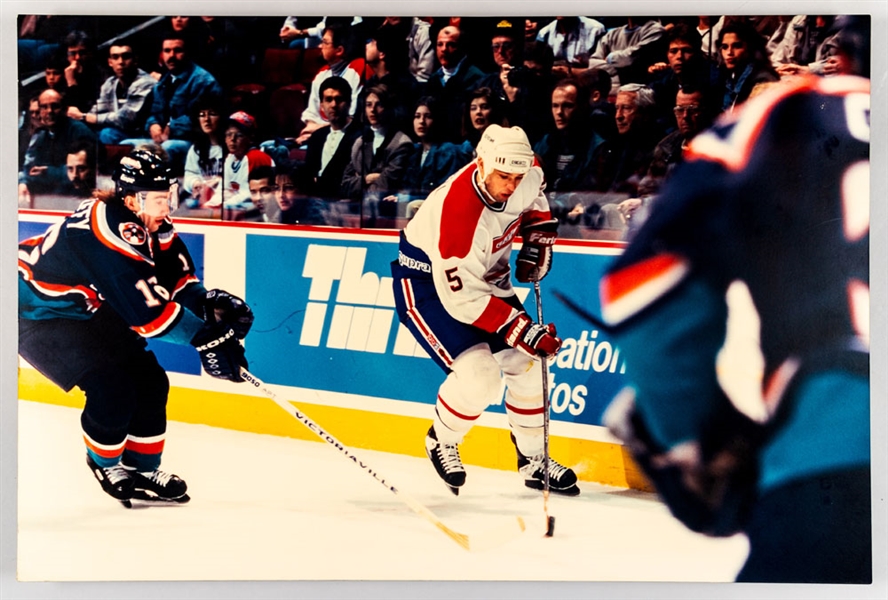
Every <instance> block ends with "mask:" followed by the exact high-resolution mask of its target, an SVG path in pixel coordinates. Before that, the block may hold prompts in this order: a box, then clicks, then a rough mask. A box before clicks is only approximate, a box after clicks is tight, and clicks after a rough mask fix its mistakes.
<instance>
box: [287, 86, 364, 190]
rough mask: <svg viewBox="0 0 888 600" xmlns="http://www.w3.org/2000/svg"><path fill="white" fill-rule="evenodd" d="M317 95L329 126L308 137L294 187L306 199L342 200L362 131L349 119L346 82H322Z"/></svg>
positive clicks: (349, 99) (349, 91) (349, 102)
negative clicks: (347, 169)
mask: <svg viewBox="0 0 888 600" xmlns="http://www.w3.org/2000/svg"><path fill="white" fill-rule="evenodd" d="M318 96H319V100H320V107H321V110H323V111H324V114H326V115H327V118H328V119H329V120H330V126H329V127H322V128H320V129H318V130H317V131H315V132H314V133H312V134H311V137H309V138H308V150H307V152H306V154H305V163H304V165H302V167H301V168H300V169H299V175H298V180H297V181H296V184H297V186H298V187H299V191H300V192H301V193H302V194H305V195H306V196H311V197H314V198H327V199H331V200H339V199H340V198H342V197H343V195H342V193H341V191H340V189H341V187H342V175H343V173H344V172H345V166H346V165H347V164H348V161H349V160H350V157H351V149H352V146H353V145H354V142H355V140H356V139H358V137H359V136H360V135H361V128H360V126H359V125H358V123H356V122H355V121H353V120H352V118H351V117H350V116H349V112H348V111H349V107H350V106H351V103H352V89H351V86H350V85H349V83H348V82H347V81H346V80H345V79H343V78H342V77H335V76H334V77H329V78H327V79H325V80H324V82H323V83H321V85H320V90H319V92H318Z"/></svg>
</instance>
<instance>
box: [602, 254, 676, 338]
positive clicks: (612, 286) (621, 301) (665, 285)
mask: <svg viewBox="0 0 888 600" xmlns="http://www.w3.org/2000/svg"><path fill="white" fill-rule="evenodd" d="M687 271H688V263H687V261H686V260H685V259H684V258H682V257H681V256H679V255H677V254H671V253H664V254H657V255H655V256H652V257H650V258H648V259H646V260H643V261H641V262H638V263H635V264H633V265H629V266H628V267H625V268H623V269H621V270H619V271H615V272H614V273H610V274H608V275H606V276H605V277H604V278H603V279H602V280H601V284H600V285H601V308H602V314H603V316H604V318H605V320H606V321H608V322H609V323H619V322H621V321H624V320H626V319H627V318H629V317H631V316H632V315H634V314H636V313H637V312H639V311H640V310H641V309H642V308H644V307H645V306H648V305H649V304H651V303H652V302H653V301H654V300H656V299H657V298H660V297H661V296H662V295H663V294H665V293H666V292H667V291H669V290H671V289H672V288H674V287H675V286H676V285H677V284H678V283H679V282H680V281H681V280H682V279H683V278H684V276H685V274H686V273H687Z"/></svg>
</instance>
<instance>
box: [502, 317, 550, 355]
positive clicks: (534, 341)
mask: <svg viewBox="0 0 888 600" xmlns="http://www.w3.org/2000/svg"><path fill="white" fill-rule="evenodd" d="M503 331H504V334H503V337H504V338H505V340H506V343H507V344H508V345H510V346H512V347H513V348H517V349H518V350H521V351H522V352H524V353H525V354H528V355H530V356H541V357H543V358H549V357H552V356H555V355H556V354H557V353H558V349H559V348H561V338H559V337H557V336H556V331H555V325H554V324H552V323H549V324H548V325H540V324H539V323H534V322H533V320H532V319H531V318H530V317H528V316H527V313H518V316H517V317H515V318H514V319H512V320H511V321H510V322H509V323H506V324H505V325H503Z"/></svg>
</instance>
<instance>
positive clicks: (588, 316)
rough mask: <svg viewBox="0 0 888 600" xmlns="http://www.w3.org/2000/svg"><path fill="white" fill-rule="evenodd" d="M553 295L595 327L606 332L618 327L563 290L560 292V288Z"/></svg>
mask: <svg viewBox="0 0 888 600" xmlns="http://www.w3.org/2000/svg"><path fill="white" fill-rule="evenodd" d="M552 295H553V296H555V297H556V298H558V299H559V300H561V302H563V303H564V305H565V306H567V307H568V308H569V309H570V310H572V311H573V312H574V313H576V314H577V315H578V316H579V317H580V318H582V319H585V320H586V321H588V322H589V323H591V324H592V325H593V326H594V327H597V328H598V329H600V330H601V331H603V332H604V333H613V332H614V330H615V329H616V327H614V326H613V325H608V324H607V323H605V322H604V321H603V320H602V319H601V318H600V317H597V316H595V315H593V314H592V313H591V312H589V311H588V310H586V309H585V308H583V307H582V306H580V305H579V304H577V303H576V302H574V301H573V300H571V299H570V298H568V297H567V296H566V295H564V294H563V293H562V292H559V291H558V290H553V291H552Z"/></svg>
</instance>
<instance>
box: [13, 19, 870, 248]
mask: <svg viewBox="0 0 888 600" xmlns="http://www.w3.org/2000/svg"><path fill="white" fill-rule="evenodd" d="M860 19H864V21H865V22H864V26H863V27H861V26H860V25H859V20H860ZM852 21H855V22H856V24H855V26H854V27H849V26H848V23H849V22H852ZM18 25H19V38H18V42H19V97H20V119H19V154H18V156H19V176H18V189H19V206H20V207H47V206H51V207H55V208H65V209H72V208H73V207H74V206H76V200H79V199H83V198H86V197H89V196H90V195H91V193H92V191H93V189H95V188H96V187H99V188H101V187H103V186H107V185H108V182H109V181H110V175H111V173H112V172H113V171H114V169H115V166H116V163H117V161H118V160H119V157H120V156H123V155H125V154H126V153H127V152H128V151H129V150H130V149H131V147H133V146H138V145H141V144H145V143H155V144H159V145H161V146H162V147H163V148H164V150H165V151H166V152H167V153H168V155H169V158H170V160H171V162H172V164H173V165H174V168H175V169H176V171H177V174H178V175H179V180H180V182H181V186H180V192H179V193H180V197H181V198H182V199H184V202H182V203H181V207H180V209H179V213H178V214H181V215H187V216H195V217H206V218H217V219H235V220H247V221H262V222H277V223H285V224H308V225H334V226H346V227H392V228H400V227H403V225H404V224H405V223H406V221H407V220H408V219H409V218H411V217H412V215H413V214H415V212H416V211H417V210H419V209H420V208H421V205H422V200H423V199H424V198H425V197H426V196H427V195H428V193H429V192H430V191H431V190H432V189H434V188H435V187H437V186H439V185H441V184H442V183H444V182H445V181H446V180H447V178H448V177H450V176H451V175H452V174H453V173H455V172H456V171H458V170H459V169H460V168H461V167H463V166H464V165H466V164H467V163H468V162H470V161H471V160H473V158H474V156H475V145H476V144H477V143H478V140H479V139H480V138H481V134H482V132H483V131H484V129H485V128H486V127H488V126H489V125H490V124H492V123H496V124H498V125H504V126H512V125H517V126H520V127H522V128H523V129H524V130H525V132H526V133H527V135H528V138H529V139H530V142H531V144H532V145H533V148H534V152H535V153H536V155H537V157H538V159H539V161H540V163H541V165H542V168H543V170H544V173H545V177H546V193H547V196H548V197H549V201H550V205H551V208H552V212H553V215H554V216H556V217H557V218H558V219H559V221H560V222H561V226H562V232H561V235H562V236H563V237H590V238H607V239H626V237H627V236H628V235H630V233H631V231H632V229H633V227H635V226H636V225H637V223H638V222H639V221H641V220H642V219H643V217H644V215H645V214H646V213H647V211H648V210H649V208H650V204H651V202H653V201H655V199H656V196H657V194H658V191H659V190H660V189H661V188H662V186H663V185H664V183H665V182H666V181H667V180H668V179H669V177H670V174H671V172H672V170H673V169H674V168H675V166H676V165H677V164H678V163H680V162H681V160H682V156H683V152H682V151H683V149H684V148H685V147H686V145H687V143H688V142H689V141H690V140H691V139H692V138H693V137H694V136H695V135H697V133H699V132H700V131H702V130H704V129H706V128H707V127H708V126H709V125H710V124H711V123H713V121H714V120H715V119H717V118H719V116H720V115H723V114H731V113H733V112H734V111H737V110H738V107H740V106H741V105H742V104H743V103H744V102H745V101H746V100H748V99H749V98H750V97H751V96H753V95H755V94H758V93H760V92H761V90H762V89H764V88H767V87H768V86H772V85H775V84H776V83H778V82H779V81H780V80H781V79H784V78H792V77H799V76H822V77H829V76H832V75H836V74H857V75H863V76H866V77H868V76H869V64H868V63H867V64H860V63H861V62H865V61H862V60H861V58H860V57H861V56H862V55H864V54H866V53H861V52H859V49H860V47H861V44H864V45H866V46H868V45H869V37H868V32H869V22H868V19H866V17H847V16H841V17H839V16H815V15H796V16H791V15H790V16H720V17H719V16H705V17H642V16H632V17H626V18H617V17H602V18H595V17H585V16H583V17H575V16H574V17H551V18H538V17H532V18H524V17H502V18H501V17H465V18H460V17H434V18H431V17H422V18H419V17H363V18H362V17H314V18H312V17H294V16H290V17H277V18H275V17H181V16H176V17H156V18H154V19H149V18H147V17H110V16H108V17H101V16H99V17H79V16H47V15H40V16H35V15H24V16H20V17H19V23H18ZM862 31H863V32H865V33H864V34H861V32H862ZM861 38H863V39H861ZM71 199H73V200H74V201H75V202H71ZM65 202H68V203H67V204H65Z"/></svg>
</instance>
